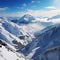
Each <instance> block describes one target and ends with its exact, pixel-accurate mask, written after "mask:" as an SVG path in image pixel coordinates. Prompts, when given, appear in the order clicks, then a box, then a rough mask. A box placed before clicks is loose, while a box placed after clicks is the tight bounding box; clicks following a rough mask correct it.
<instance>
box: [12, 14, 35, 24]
mask: <svg viewBox="0 0 60 60" xmlns="http://www.w3.org/2000/svg"><path fill="white" fill-rule="evenodd" d="M33 20H35V18H34V17H33V16H32V15H29V14H25V15H23V16H22V17H21V18H20V19H15V20H11V21H12V22H14V23H17V24H28V23H31V22H32V21H33Z"/></svg>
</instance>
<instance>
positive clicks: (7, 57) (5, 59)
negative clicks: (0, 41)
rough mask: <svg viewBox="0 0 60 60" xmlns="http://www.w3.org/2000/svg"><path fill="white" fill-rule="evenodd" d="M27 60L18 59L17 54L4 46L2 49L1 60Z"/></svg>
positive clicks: (0, 50) (0, 49)
mask: <svg viewBox="0 0 60 60" xmlns="http://www.w3.org/2000/svg"><path fill="white" fill-rule="evenodd" d="M17 59H18V60H25V59H24V58H23V57H21V58H20V57H18V56H17V55H16V53H15V52H12V51H10V50H9V51H8V49H6V48H5V47H4V46H2V48H0V60H17Z"/></svg>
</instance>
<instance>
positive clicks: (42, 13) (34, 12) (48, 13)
mask: <svg viewBox="0 0 60 60" xmlns="http://www.w3.org/2000/svg"><path fill="white" fill-rule="evenodd" d="M24 14H30V15H33V16H35V17H40V16H42V17H52V16H55V15H58V14H60V10H26V11H24V12H15V13H10V14H0V16H17V17H21V16H23V15H24Z"/></svg>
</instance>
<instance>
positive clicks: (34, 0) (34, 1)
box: [31, 0, 40, 3]
mask: <svg viewBox="0 0 60 60" xmlns="http://www.w3.org/2000/svg"><path fill="white" fill-rule="evenodd" d="M31 3H40V1H39V0H37V1H36V0H33V1H31Z"/></svg>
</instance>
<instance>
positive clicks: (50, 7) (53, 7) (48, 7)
mask: <svg viewBox="0 0 60 60" xmlns="http://www.w3.org/2000/svg"><path fill="white" fill-rule="evenodd" d="M45 8H47V9H52V10H54V9H57V8H56V7H55V6H47V7H45Z"/></svg>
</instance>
